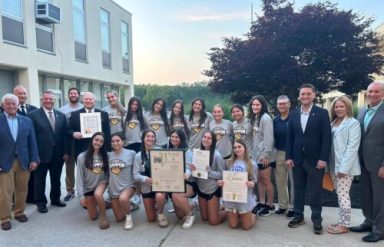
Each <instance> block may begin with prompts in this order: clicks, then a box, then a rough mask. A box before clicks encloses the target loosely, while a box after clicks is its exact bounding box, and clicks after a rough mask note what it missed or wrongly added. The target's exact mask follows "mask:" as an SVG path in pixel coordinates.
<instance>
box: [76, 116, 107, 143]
mask: <svg viewBox="0 0 384 247" xmlns="http://www.w3.org/2000/svg"><path fill="white" fill-rule="evenodd" d="M101 131H102V128H101V114H100V112H93V113H80V132H81V134H82V135H83V138H90V137H92V136H93V134H95V133H96V132H101Z"/></svg>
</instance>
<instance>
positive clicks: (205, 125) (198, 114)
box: [188, 98, 213, 149]
mask: <svg viewBox="0 0 384 247" xmlns="http://www.w3.org/2000/svg"><path fill="white" fill-rule="evenodd" d="M212 119H213V118H212V115H211V114H210V113H208V112H206V111H205V102H204V100H203V99H202V98H196V99H194V100H193V101H192V107H191V112H190V114H189V118H188V128H189V141H188V148H189V149H194V148H200V144H201V139H202V137H203V135H204V132H205V131H207V130H209V122H210V121H211V120H212Z"/></svg>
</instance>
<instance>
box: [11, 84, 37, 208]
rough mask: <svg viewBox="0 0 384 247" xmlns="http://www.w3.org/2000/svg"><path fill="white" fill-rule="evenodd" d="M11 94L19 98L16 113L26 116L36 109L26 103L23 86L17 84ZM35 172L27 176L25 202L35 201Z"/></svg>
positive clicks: (26, 94) (26, 95)
mask: <svg viewBox="0 0 384 247" xmlns="http://www.w3.org/2000/svg"><path fill="white" fill-rule="evenodd" d="M13 94H14V95H16V96H17V98H18V99H19V108H18V109H17V113H18V114H20V115H22V116H27V114H28V113H29V112H31V111H33V110H36V109H37V107H36V106H33V105H30V104H27V100H28V92H27V89H25V87H23V86H21V85H18V86H16V87H15V88H14V89H13ZM34 184H35V172H34V171H32V172H31V173H30V176H29V181H28V195H27V202H28V203H35V198H34V196H35V192H34V190H35V186H34Z"/></svg>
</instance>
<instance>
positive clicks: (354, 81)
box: [203, 0, 384, 103]
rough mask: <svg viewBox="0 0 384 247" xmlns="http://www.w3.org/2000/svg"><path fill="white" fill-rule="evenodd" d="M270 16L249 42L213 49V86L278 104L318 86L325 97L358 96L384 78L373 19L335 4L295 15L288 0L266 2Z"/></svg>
mask: <svg viewBox="0 0 384 247" xmlns="http://www.w3.org/2000/svg"><path fill="white" fill-rule="evenodd" d="M263 11H264V14H263V15H262V16H260V17H258V18H257V20H256V21H255V22H254V23H253V25H252V26H251V29H250V31H249V33H248V34H246V36H245V38H243V39H240V38H235V37H229V38H224V39H223V48H217V47H215V48H212V49H211V50H210V52H209V53H208V54H209V59H210V61H211V63H212V65H211V68H210V69H209V70H206V71H204V72H203V73H204V74H205V75H207V76H208V77H211V81H210V83H209V86H210V87H211V88H212V90H214V91H215V92H222V93H230V94H231V98H232V100H233V101H236V102H240V103H245V102H247V101H248V100H249V98H250V97H251V95H253V94H263V95H264V96H265V97H266V98H267V99H269V101H270V102H273V101H274V100H275V99H276V97H277V96H278V95H280V94H287V95H288V96H290V98H291V99H292V100H293V101H295V99H296V98H297V95H298V93H297V89H298V88H299V86H300V85H301V84H303V83H312V84H314V85H315V87H316V88H317V89H318V91H319V92H322V93H326V92H329V91H332V90H339V91H342V92H344V93H347V94H353V93H356V92H358V91H359V90H361V89H364V88H366V86H367V85H368V84H369V83H370V82H372V77H371V74H372V73H381V68H382V67H383V65H384V60H383V56H381V55H380V54H379V53H378V49H379V43H378V39H377V38H376V37H375V33H374V32H373V31H372V30H371V29H370V24H371V23H372V20H371V19H367V18H364V17H361V16H359V15H358V14H355V13H353V12H352V11H344V10H340V9H338V8H337V6H336V5H335V4H331V3H329V2H325V3H316V4H308V5H306V6H305V7H303V8H302V9H301V10H300V11H295V10H294V8H293V4H291V3H288V2H287V1H286V0H263Z"/></svg>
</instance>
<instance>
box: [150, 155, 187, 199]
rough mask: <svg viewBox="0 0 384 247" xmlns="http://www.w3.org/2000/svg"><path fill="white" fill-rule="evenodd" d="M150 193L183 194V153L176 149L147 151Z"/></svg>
mask: <svg viewBox="0 0 384 247" xmlns="http://www.w3.org/2000/svg"><path fill="white" fill-rule="evenodd" d="M149 162H150V164H151V178H152V191H159V192H185V181H184V171H185V152H184V150H177V149H152V150H150V151H149Z"/></svg>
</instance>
